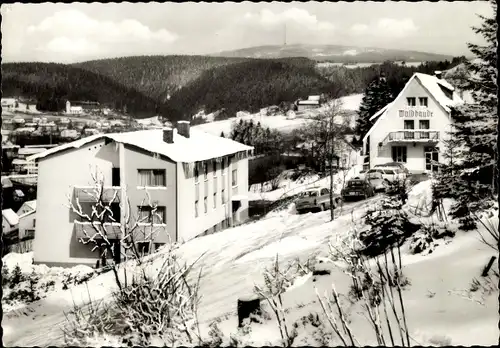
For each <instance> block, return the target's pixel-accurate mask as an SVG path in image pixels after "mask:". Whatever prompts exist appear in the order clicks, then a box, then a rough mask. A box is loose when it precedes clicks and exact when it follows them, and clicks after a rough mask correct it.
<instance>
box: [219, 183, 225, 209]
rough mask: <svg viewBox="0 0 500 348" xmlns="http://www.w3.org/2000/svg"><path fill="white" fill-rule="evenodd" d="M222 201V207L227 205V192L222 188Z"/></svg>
mask: <svg viewBox="0 0 500 348" xmlns="http://www.w3.org/2000/svg"><path fill="white" fill-rule="evenodd" d="M220 197H221V201H222V205H224V204H226V190H225V189H224V187H222V192H221V195H220Z"/></svg>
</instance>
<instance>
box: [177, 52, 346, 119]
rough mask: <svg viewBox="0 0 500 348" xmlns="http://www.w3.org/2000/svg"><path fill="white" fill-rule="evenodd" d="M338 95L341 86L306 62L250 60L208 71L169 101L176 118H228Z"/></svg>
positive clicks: (312, 63)
mask: <svg viewBox="0 0 500 348" xmlns="http://www.w3.org/2000/svg"><path fill="white" fill-rule="evenodd" d="M323 93H324V94H326V95H329V96H340V95H341V94H342V86H341V84H340V83H334V82H332V81H329V80H328V79H326V78H325V77H323V76H321V75H320V74H319V73H318V71H317V70H316V69H315V64H314V62H313V61H311V60H309V59H287V60H284V59H282V60H261V59H258V60H251V61H246V62H242V63H235V64H231V65H226V66H220V67H217V68H212V69H209V70H207V71H205V72H203V73H202V74H201V76H200V77H199V78H197V79H195V80H193V81H191V82H190V83H188V84H187V85H186V86H184V87H182V88H181V89H179V90H178V91H177V92H176V93H174V94H173V95H172V98H171V99H170V100H169V102H168V107H170V108H171V110H170V112H171V113H172V114H174V115H176V117H183V118H184V117H188V116H190V115H194V114H196V113H197V112H198V111H200V110H205V112H206V113H210V112H214V111H216V110H219V109H221V108H224V109H225V111H226V114H227V115H233V116H234V115H235V114H236V112H238V111H240V110H246V111H250V112H256V111H258V110H259V109H260V108H261V107H264V106H269V105H278V104H280V103H282V102H293V101H295V100H296V99H298V98H300V97H302V98H303V97H307V96H308V95H311V94H323Z"/></svg>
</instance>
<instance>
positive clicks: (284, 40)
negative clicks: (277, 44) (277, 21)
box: [283, 22, 286, 46]
mask: <svg viewBox="0 0 500 348" xmlns="http://www.w3.org/2000/svg"><path fill="white" fill-rule="evenodd" d="M284 29H285V30H284V33H283V36H284V38H283V43H284V46H286V22H285V28H284Z"/></svg>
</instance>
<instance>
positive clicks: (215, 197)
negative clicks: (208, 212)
mask: <svg viewBox="0 0 500 348" xmlns="http://www.w3.org/2000/svg"><path fill="white" fill-rule="evenodd" d="M215 208H217V192H214V209H215Z"/></svg>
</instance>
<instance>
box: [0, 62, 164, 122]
mask: <svg viewBox="0 0 500 348" xmlns="http://www.w3.org/2000/svg"><path fill="white" fill-rule="evenodd" d="M2 93H3V95H4V96H22V97H25V98H30V99H32V98H33V99H36V100H37V101H38V103H37V109H38V110H40V111H52V112H55V111H61V110H63V109H64V107H65V103H66V100H68V99H69V100H80V101H81V100H87V101H97V102H99V103H100V104H103V105H107V106H109V107H111V108H114V109H119V110H122V109H124V108H125V109H126V110H127V111H128V112H129V113H131V114H134V115H135V116H136V117H137V118H142V117H148V116H153V115H155V114H156V113H157V112H158V110H159V109H160V107H161V105H160V103H158V102H157V101H155V100H154V99H153V98H151V97H148V96H147V95H145V94H143V93H141V92H138V91H136V90H135V89H134V88H130V87H126V86H124V85H122V84H120V83H117V82H116V81H114V80H113V79H111V78H109V77H106V76H103V75H101V74H97V73H94V72H91V71H88V70H84V69H81V68H77V67H74V66H70V65H65V64H55V63H6V64H2Z"/></svg>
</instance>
